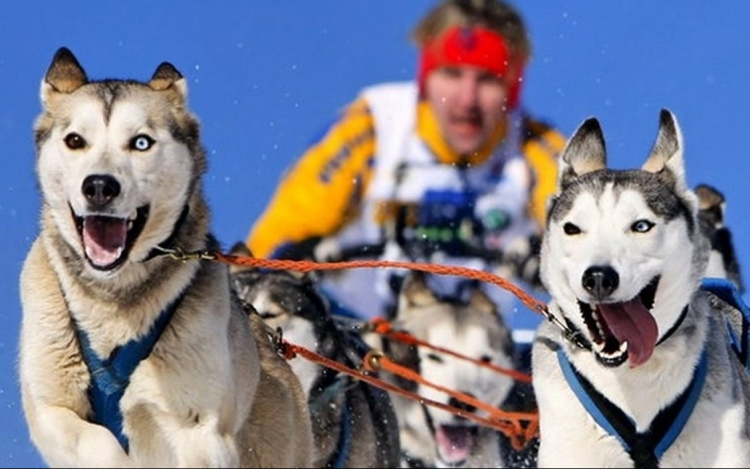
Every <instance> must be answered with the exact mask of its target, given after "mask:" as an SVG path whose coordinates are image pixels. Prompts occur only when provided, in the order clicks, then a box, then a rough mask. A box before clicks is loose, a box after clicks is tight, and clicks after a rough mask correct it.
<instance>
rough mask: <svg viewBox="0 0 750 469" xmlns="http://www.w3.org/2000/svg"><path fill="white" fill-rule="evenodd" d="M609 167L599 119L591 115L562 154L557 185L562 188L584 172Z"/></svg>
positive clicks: (574, 134)
mask: <svg viewBox="0 0 750 469" xmlns="http://www.w3.org/2000/svg"><path fill="white" fill-rule="evenodd" d="M606 167H607V149H606V145H605V144H604V134H603V133H602V128H601V126H600V125H599V121H598V120H597V119H596V118H594V117H590V118H588V119H586V120H585V121H583V123H582V124H581V125H580V126H579V127H578V129H577V130H576V131H575V132H574V133H573V136H572V137H570V139H569V140H568V143H566V144H565V148H564V149H563V151H562V154H561V155H560V169H559V172H558V179H557V187H558V189H562V188H564V187H565V186H567V185H568V183H569V182H570V181H571V180H572V179H574V178H576V177H578V176H581V175H583V174H586V173H590V172H592V171H596V170H599V169H606Z"/></svg>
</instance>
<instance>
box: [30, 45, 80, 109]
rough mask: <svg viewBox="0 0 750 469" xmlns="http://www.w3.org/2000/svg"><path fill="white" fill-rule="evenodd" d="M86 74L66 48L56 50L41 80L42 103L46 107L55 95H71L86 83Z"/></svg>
mask: <svg viewBox="0 0 750 469" xmlns="http://www.w3.org/2000/svg"><path fill="white" fill-rule="evenodd" d="M88 81H89V80H88V77H87V76H86V72H85V71H84V70H83V67H81V64H80V63H78V59H76V57H75V56H74V55H73V53H72V52H71V51H70V49H68V48H67V47H61V48H59V49H57V52H55V55H54V57H52V63H51V64H50V66H49V68H48V69H47V74H46V75H45V76H44V80H42V89H41V96H42V103H44V105H45V106H46V105H47V104H48V103H49V100H50V98H51V97H52V95H54V94H55V93H63V94H68V93H72V92H74V91H75V90H77V89H78V88H80V87H81V86H83V85H85V84H86V83H88Z"/></svg>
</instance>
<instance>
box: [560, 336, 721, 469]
mask: <svg viewBox="0 0 750 469" xmlns="http://www.w3.org/2000/svg"><path fill="white" fill-rule="evenodd" d="M557 359H558V362H559V363H560V368H561V369H562V372H563V376H565V380H566V381H567V382H568V385H569V386H570V388H571V389H572V390H573V392H574V394H575V395H576V397H577V398H578V401H579V402H580V403H581V404H582V405H583V407H584V408H585V409H586V411H587V412H588V413H589V415H591V416H592V417H593V418H594V421H596V423H597V424H598V425H599V426H600V427H602V429H604V431H606V432H607V433H609V434H610V435H612V436H614V437H615V438H617V440H618V441H619V442H620V444H621V445H622V447H623V448H624V449H625V451H627V452H628V454H629V455H630V458H631V459H632V460H633V463H634V464H635V467H636V468H648V467H659V460H661V457H662V456H663V455H664V453H665V452H666V451H667V449H669V447H670V446H671V445H672V443H673V442H674V440H675V439H677V436H678V435H679V434H680V432H681V431H682V428H683V427H684V426H685V423H686V422H687V420H688V418H690V415H691V414H692V412H693V409H694V408H695V405H696V403H697V402H698V396H700V393H701V390H702V389H703V385H704V383H705V382H706V374H707V370H708V352H707V350H706V348H705V347H704V348H703V351H702V353H701V357H700V361H699V363H698V366H697V367H696V369H695V371H694V372H693V378H692V379H691V381H690V384H689V385H688V386H687V387H686V388H685V389H684V390H683V391H682V393H681V394H680V395H679V396H678V397H677V399H675V400H674V401H672V403H671V404H670V405H668V406H667V407H665V408H663V409H662V410H661V411H660V412H659V413H658V414H657V416H656V417H655V418H654V420H653V421H652V422H651V425H650V426H649V428H648V430H646V431H645V432H641V433H639V432H637V431H636V429H635V424H634V423H633V420H632V419H631V418H630V417H629V416H628V415H627V414H625V412H623V411H622V409H620V408H619V407H617V406H616V405H614V404H613V403H612V402H611V401H610V400H608V399H607V398H606V397H604V395H602V394H601V393H600V392H599V391H597V390H596V388H594V386H593V385H592V384H591V383H590V382H589V381H588V380H587V379H586V378H585V377H584V376H583V375H581V373H580V372H579V371H578V370H576V369H575V367H574V366H573V364H572V363H570V361H569V360H568V357H567V355H566V354H565V352H564V351H563V348H562V347H558V349H557Z"/></svg>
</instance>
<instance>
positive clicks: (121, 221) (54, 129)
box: [34, 47, 208, 281]
mask: <svg viewBox="0 0 750 469" xmlns="http://www.w3.org/2000/svg"><path fill="white" fill-rule="evenodd" d="M186 100H187V84H186V81H185V79H184V78H183V77H182V75H181V74H180V72H178V71H177V70H176V69H175V68H174V67H173V66H172V65H171V64H169V63H167V62H164V63H162V64H161V65H159V66H158V67H157V69H156V71H155V72H154V74H153V76H152V77H151V80H150V81H148V82H138V81H133V80H115V79H107V80H100V81H92V80H89V79H88V77H87V75H86V72H85V71H84V70H83V68H82V67H81V65H80V64H79V62H78V60H77V59H76V58H75V57H74V56H73V54H72V53H71V52H70V50H68V49H67V48H64V47H63V48H60V49H59V50H58V51H57V53H56V54H55V56H54V58H53V60H52V63H51V65H50V66H49V69H48V71H47V74H46V76H45V77H44V79H43V81H42V85H41V101H42V105H43V111H42V113H41V115H40V116H39V117H38V118H37V120H36V124H35V129H34V130H35V143H36V150H37V161H36V170H37V175H38V179H39V183H40V187H41V192H42V196H43V223H45V225H47V226H48V227H49V228H50V230H49V231H48V232H50V233H54V234H53V235H52V236H51V238H50V239H49V240H48V241H50V240H51V242H55V243H57V244H60V245H61V246H60V248H61V249H63V251H65V252H66V254H65V255H64V256H65V264H66V265H67V266H68V267H70V268H72V269H73V272H74V274H76V275H81V276H84V277H88V278H93V279H97V280H98V281H106V279H108V278H112V277H114V275H115V274H118V275H120V274H125V275H129V276H130V278H132V279H135V278H137V277H138V276H139V274H138V273H137V272H136V271H133V267H132V266H133V265H134V264H137V263H140V262H142V261H145V260H146V259H148V258H149V257H150V256H151V254H152V251H153V249H154V248H155V247H156V246H158V245H159V244H160V243H164V242H165V241H167V240H168V239H173V238H174V237H176V236H178V235H179V234H178V233H177V232H178V230H179V228H180V227H181V225H182V224H183V222H184V220H185V218H186V217H190V218H191V221H192V224H191V228H190V229H191V230H193V231H192V232H191V233H190V236H189V237H188V236H183V237H184V238H185V241H186V242H187V240H188V239H198V242H200V243H204V242H205V232H206V230H207V224H208V221H207V215H205V212H206V210H203V208H202V204H203V201H202V198H201V194H200V177H201V175H202V174H203V173H204V172H205V169H206V160H205V152H204V150H203V148H202V146H201V144H200V141H199V135H198V134H199V125H198V122H197V120H196V118H195V117H194V116H193V115H192V114H191V113H190V112H189V111H188V109H187V101H186ZM188 214H189V215H188ZM182 231H183V232H184V231H186V230H185V229H183V230H182ZM184 234H186V233H183V235H184ZM193 244H195V241H193ZM182 247H183V248H185V249H192V248H201V247H202V246H188V245H183V246H182ZM126 272H127V274H126Z"/></svg>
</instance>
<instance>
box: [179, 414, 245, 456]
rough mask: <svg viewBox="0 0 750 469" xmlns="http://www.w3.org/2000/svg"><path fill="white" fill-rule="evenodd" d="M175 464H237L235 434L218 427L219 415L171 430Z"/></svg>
mask: <svg viewBox="0 0 750 469" xmlns="http://www.w3.org/2000/svg"><path fill="white" fill-rule="evenodd" d="M170 440H171V442H172V444H173V445H174V447H175V451H174V454H175V456H176V457H177V467H239V463H240V458H239V454H238V453H237V443H236V441H235V439H234V437H233V436H232V435H231V434H229V433H225V432H221V430H220V428H219V421H218V418H210V419H208V420H206V419H205V418H204V419H202V420H201V422H200V423H198V424H196V425H194V426H191V427H190V428H186V427H185V426H184V425H182V426H180V428H179V429H177V430H176V431H175V432H174V433H171V435H170Z"/></svg>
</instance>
